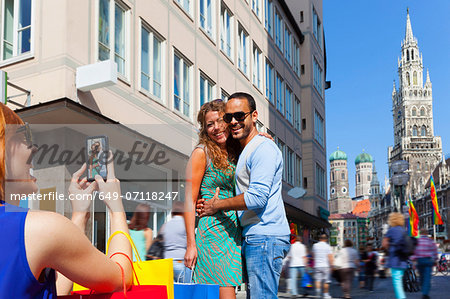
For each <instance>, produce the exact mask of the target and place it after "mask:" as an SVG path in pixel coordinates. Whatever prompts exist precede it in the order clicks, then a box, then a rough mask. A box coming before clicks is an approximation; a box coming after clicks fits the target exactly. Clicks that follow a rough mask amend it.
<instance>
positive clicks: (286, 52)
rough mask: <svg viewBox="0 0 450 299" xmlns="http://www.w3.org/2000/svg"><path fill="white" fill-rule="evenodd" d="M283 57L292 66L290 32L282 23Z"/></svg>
mask: <svg viewBox="0 0 450 299" xmlns="http://www.w3.org/2000/svg"><path fill="white" fill-rule="evenodd" d="M284 58H286V61H287V62H288V63H289V65H290V66H292V33H291V31H290V30H289V28H288V26H286V24H285V23H284Z"/></svg>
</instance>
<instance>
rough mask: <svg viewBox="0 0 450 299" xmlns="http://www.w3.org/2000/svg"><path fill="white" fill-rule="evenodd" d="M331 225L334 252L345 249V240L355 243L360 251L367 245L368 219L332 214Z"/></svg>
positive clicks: (351, 215)
mask: <svg viewBox="0 0 450 299" xmlns="http://www.w3.org/2000/svg"><path fill="white" fill-rule="evenodd" d="M329 219H330V223H331V225H332V229H331V230H332V234H331V240H330V245H331V246H332V247H333V248H334V250H338V249H340V248H343V247H344V242H345V240H347V239H348V240H350V241H352V242H353V247H354V248H355V249H359V248H360V247H365V246H366V245H367V239H368V232H367V219H366V218H364V217H358V216H356V215H353V214H351V213H347V214H331V215H330V217H329Z"/></svg>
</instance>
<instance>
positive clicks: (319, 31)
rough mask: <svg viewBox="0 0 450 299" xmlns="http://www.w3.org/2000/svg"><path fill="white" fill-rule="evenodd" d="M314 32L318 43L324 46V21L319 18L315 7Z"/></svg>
mask: <svg viewBox="0 0 450 299" xmlns="http://www.w3.org/2000/svg"><path fill="white" fill-rule="evenodd" d="M313 33H314V37H315V38H316V41H317V43H319V46H320V47H321V48H322V22H321V21H320V20H319V16H318V15H317V12H316V10H315V9H314V8H313Z"/></svg>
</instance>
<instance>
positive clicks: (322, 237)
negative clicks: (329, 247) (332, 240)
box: [319, 234, 328, 241]
mask: <svg viewBox="0 0 450 299" xmlns="http://www.w3.org/2000/svg"><path fill="white" fill-rule="evenodd" d="M319 240H321V241H326V240H328V236H327V234H321V235H320V237H319Z"/></svg>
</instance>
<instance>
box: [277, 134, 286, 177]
mask: <svg viewBox="0 0 450 299" xmlns="http://www.w3.org/2000/svg"><path fill="white" fill-rule="evenodd" d="M277 145H278V148H279V149H280V151H281V154H282V155H283V161H286V145H285V144H284V142H283V141H281V140H280V138H277ZM283 180H284V181H286V171H283Z"/></svg>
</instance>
